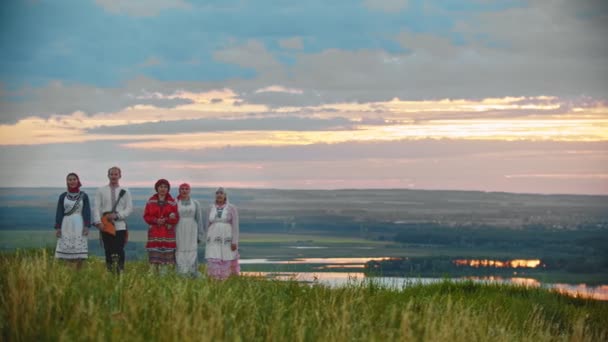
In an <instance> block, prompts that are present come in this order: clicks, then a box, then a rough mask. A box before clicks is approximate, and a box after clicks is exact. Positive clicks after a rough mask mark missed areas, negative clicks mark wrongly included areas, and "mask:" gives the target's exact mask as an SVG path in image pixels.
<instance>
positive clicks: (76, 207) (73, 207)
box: [63, 191, 82, 216]
mask: <svg viewBox="0 0 608 342" xmlns="http://www.w3.org/2000/svg"><path fill="white" fill-rule="evenodd" d="M80 197H82V191H81V192H79V193H78V197H76V200H75V201H76V203H74V205H73V206H72V207H71V208H70V210H68V211H66V212H64V213H63V215H64V216H70V215H72V214H73V213H75V212H76V210H78V208H80Z"/></svg>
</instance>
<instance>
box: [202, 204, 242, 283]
mask: <svg viewBox="0 0 608 342" xmlns="http://www.w3.org/2000/svg"><path fill="white" fill-rule="evenodd" d="M207 219H208V222H209V227H208V229H207V240H206V245H205V258H206V259H207V273H208V274H209V276H210V277H212V278H215V279H220V280H221V279H226V278H228V277H229V276H230V275H232V274H234V275H238V273H239V271H240V269H239V267H238V258H239V254H238V250H236V251H233V250H232V249H231V244H233V243H234V244H238V235H239V215H238V211H237V208H236V207H235V206H234V205H232V204H230V203H226V204H225V205H223V206H217V205H213V206H211V208H210V209H209V214H208V216H207Z"/></svg>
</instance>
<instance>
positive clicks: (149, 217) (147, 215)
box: [144, 202, 158, 225]
mask: <svg viewBox="0 0 608 342" xmlns="http://www.w3.org/2000/svg"><path fill="white" fill-rule="evenodd" d="M144 221H146V223H147V224H149V225H155V224H156V221H158V218H157V217H156V215H154V214H153V213H152V204H151V203H150V202H148V203H146V209H144Z"/></svg>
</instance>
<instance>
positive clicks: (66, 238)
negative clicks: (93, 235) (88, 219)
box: [55, 214, 89, 260]
mask: <svg viewBox="0 0 608 342" xmlns="http://www.w3.org/2000/svg"><path fill="white" fill-rule="evenodd" d="M83 228H84V224H83V220H82V215H79V214H73V215H70V216H64V218H63V221H62V222H61V237H60V238H59V239H57V247H56V248H55V258H58V259H72V260H74V259H86V258H87V257H88V252H89V243H88V239H87V237H86V236H83V235H82V230H83Z"/></svg>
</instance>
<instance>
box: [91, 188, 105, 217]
mask: <svg viewBox="0 0 608 342" xmlns="http://www.w3.org/2000/svg"><path fill="white" fill-rule="evenodd" d="M102 202H103V194H102V193H101V189H97V192H95V200H94V201H93V224H95V225H98V224H100V223H101V203H102Z"/></svg>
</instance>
